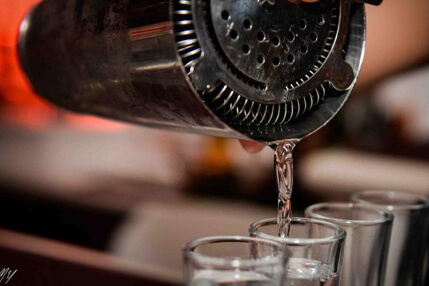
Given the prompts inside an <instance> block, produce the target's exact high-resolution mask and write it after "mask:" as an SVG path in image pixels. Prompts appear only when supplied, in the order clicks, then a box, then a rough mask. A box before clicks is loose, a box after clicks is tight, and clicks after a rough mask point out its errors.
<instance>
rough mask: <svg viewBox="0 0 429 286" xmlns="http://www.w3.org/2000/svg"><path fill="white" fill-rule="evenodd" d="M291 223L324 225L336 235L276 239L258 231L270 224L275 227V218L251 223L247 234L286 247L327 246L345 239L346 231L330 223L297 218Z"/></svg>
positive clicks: (276, 237) (292, 219)
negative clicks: (273, 241) (335, 232)
mask: <svg viewBox="0 0 429 286" xmlns="http://www.w3.org/2000/svg"><path fill="white" fill-rule="evenodd" d="M291 222H301V223H302V222H304V223H315V224H319V225H324V226H327V227H330V228H331V229H335V230H336V231H338V234H337V235H332V236H328V237H323V238H287V237H278V236H274V235H270V234H267V233H264V232H262V231H259V230H258V228H259V227H261V226H266V225H270V224H275V225H277V218H267V219H262V220H259V221H256V222H253V223H252V224H251V225H250V227H249V233H250V234H251V235H256V236H257V237H260V238H263V239H271V240H275V241H279V242H281V243H285V244H287V245H288V246H305V245H316V244H329V243H333V242H336V241H341V240H344V239H345V237H346V231H345V230H344V229H343V228H342V227H341V226H339V225H336V224H334V223H331V222H327V221H322V220H318V219H312V218H298V217H292V218H291Z"/></svg>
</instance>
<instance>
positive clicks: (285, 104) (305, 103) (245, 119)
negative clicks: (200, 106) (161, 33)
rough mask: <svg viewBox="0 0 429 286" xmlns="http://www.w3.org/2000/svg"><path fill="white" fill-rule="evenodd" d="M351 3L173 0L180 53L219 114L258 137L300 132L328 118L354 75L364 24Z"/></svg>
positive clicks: (202, 93) (205, 98)
mask: <svg viewBox="0 0 429 286" xmlns="http://www.w3.org/2000/svg"><path fill="white" fill-rule="evenodd" d="M355 2H356V1H351V0H322V1H320V2H318V3H311V4H305V3H301V4H298V5H297V4H292V3H290V2H289V1H287V0H246V1H226V0H176V1H175V4H174V17H175V19H174V21H175V32H176V41H177V48H178V53H179V55H180V56H181V58H182V62H183V65H184V68H185V69H186V72H187V74H188V77H189V79H190V82H191V83H192V85H193V87H194V88H195V90H196V91H197V93H198V94H199V95H200V97H201V98H202V100H203V101H204V103H205V104H206V105H207V106H208V107H209V108H210V109H211V110H212V111H213V112H214V113H215V114H216V115H217V116H218V117H220V118H221V119H222V120H223V121H225V122H226V123H228V124H229V125H231V126H233V127H234V128H236V129H238V130H239V131H241V132H243V133H246V134H250V135H251V136H250V137H252V136H253V138H256V139H262V140H265V138H264V136H266V134H270V135H269V136H271V137H272V136H275V135H273V134H275V133H279V135H278V137H279V138H278V139H287V138H284V130H286V129H287V130H286V131H287V133H288V134H289V135H288V136H291V137H290V138H293V137H296V138H302V137H304V136H306V135H308V134H310V133H312V132H314V131H315V130H317V129H318V128H320V127H321V126H323V125H324V124H326V122H327V121H328V120H329V119H330V118H332V117H333V115H334V114H335V113H336V112H337V111H338V110H339V109H340V107H341V106H342V104H343V103H344V101H345V100H346V99H347V97H348V94H349V90H350V89H351V88H352V86H353V85H354V83H355V81H356V77H357V75H358V72H359V70H360V66H361V62H362V56H363V51H364V47H363V45H364V36H365V28H364V24H365V23H364V12H363V7H362V4H360V3H355ZM352 22H353V23H352ZM351 23H352V25H351ZM356 25H357V26H356ZM327 97H330V98H331V100H327ZM322 102H323V103H322ZM323 105H326V106H325V107H322V106H323ZM314 113H316V114H315V116H309V114H313V115H314ZM267 128H270V129H269V130H268V129H267ZM273 128H274V129H273ZM258 136H262V137H260V138H259V137H258ZM276 139H277V138H268V140H270V141H273V140H276Z"/></svg>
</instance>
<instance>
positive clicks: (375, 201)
mask: <svg viewBox="0 0 429 286" xmlns="http://www.w3.org/2000/svg"><path fill="white" fill-rule="evenodd" d="M352 200H353V201H354V202H358V203H362V204H367V205H371V206H374V207H378V208H380V209H382V210H384V211H386V212H389V213H391V214H393V215H394V216H395V219H394V220H393V228H392V236H391V239H390V248H389V254H388V262H387V270H386V286H395V285H397V286H421V285H428V284H423V281H422V280H423V275H424V270H423V265H424V260H425V254H426V255H427V253H428V242H429V241H428V239H429V238H428V228H429V202H428V199H427V198H426V197H423V196H419V195H415V194H411V193H402V192H394V191H364V192H361V193H357V194H354V195H353V196H352Z"/></svg>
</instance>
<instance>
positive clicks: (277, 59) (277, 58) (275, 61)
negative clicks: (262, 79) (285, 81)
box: [273, 57, 280, 67]
mask: <svg viewBox="0 0 429 286" xmlns="http://www.w3.org/2000/svg"><path fill="white" fill-rule="evenodd" d="M279 65H280V58H279V57H275V58H273V66H275V67H278V66H279Z"/></svg>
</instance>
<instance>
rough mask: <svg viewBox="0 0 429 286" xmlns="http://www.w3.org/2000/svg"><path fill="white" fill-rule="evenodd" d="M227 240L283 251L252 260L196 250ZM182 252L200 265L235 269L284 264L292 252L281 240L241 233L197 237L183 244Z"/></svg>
mask: <svg viewBox="0 0 429 286" xmlns="http://www.w3.org/2000/svg"><path fill="white" fill-rule="evenodd" d="M225 242H242V243H249V242H257V243H264V244H268V245H272V246H274V247H276V248H278V249H279V250H280V251H281V252H280V253H279V254H278V255H276V256H271V257H267V258H261V259H253V260H252V259H231V258H221V257H211V256H207V255H204V254H201V253H197V252H195V251H194V250H195V249H196V248H197V247H198V246H203V245H207V244H211V243H225ZM182 253H183V255H184V256H185V257H187V258H188V259H190V260H192V261H193V262H195V263H197V264H200V265H206V266H211V267H222V268H225V267H230V268H234V269H237V268H238V269H240V268H250V267H254V266H270V265H277V264H279V263H281V264H284V263H286V262H287V261H288V259H289V256H290V252H289V251H288V249H287V247H286V246H285V245H284V244H281V243H279V242H276V241H273V240H269V239H263V238H254V237H247V236H239V235H235V236H208V237H202V238H197V239H195V240H192V241H190V242H188V243H187V244H185V246H183V248H182Z"/></svg>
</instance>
